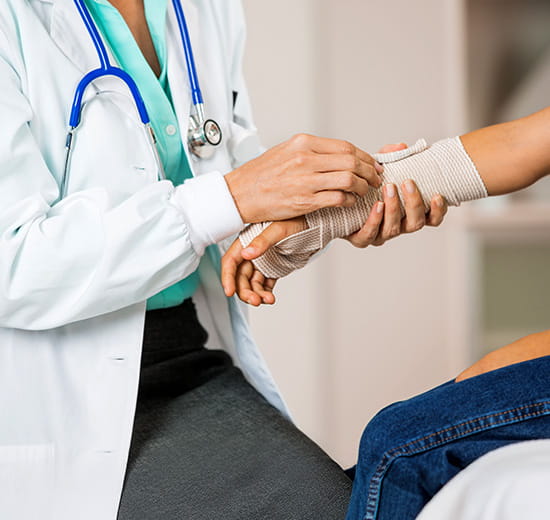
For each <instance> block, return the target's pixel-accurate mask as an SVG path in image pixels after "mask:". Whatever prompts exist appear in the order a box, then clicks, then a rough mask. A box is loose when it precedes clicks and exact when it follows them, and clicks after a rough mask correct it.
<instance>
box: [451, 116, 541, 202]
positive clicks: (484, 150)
mask: <svg viewBox="0 0 550 520" xmlns="http://www.w3.org/2000/svg"><path fill="white" fill-rule="evenodd" d="M461 140H462V144H463V145H464V148H465V149H466V151H467V152H468V154H469V155H470V157H471V158H472V160H473V161H474V163H475V165H476V167H477V169H478V171H479V174H480V175H481V178H482V179H483V182H484V183H485V186H486V187H487V191H488V192H489V195H502V194H505V193H511V192H513V191H517V190H520V189H522V188H526V187H527V186H530V185H531V184H533V183H535V182H536V181H538V180H539V179H541V178H542V177H544V176H545V175H547V174H548V173H549V172H550V107H549V108H545V109H544V110H541V111H540V112H536V113H535V114H532V115H530V116H527V117H523V118H521V119H517V120H515V121H511V122H509V123H503V124H500V125H494V126H488V127H486V128H482V129H480V130H475V131H474V132H470V133H468V134H466V135H463V136H462V137H461Z"/></svg>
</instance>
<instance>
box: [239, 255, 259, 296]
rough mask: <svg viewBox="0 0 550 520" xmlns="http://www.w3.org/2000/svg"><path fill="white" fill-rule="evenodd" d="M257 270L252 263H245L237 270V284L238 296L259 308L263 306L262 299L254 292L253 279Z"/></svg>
mask: <svg viewBox="0 0 550 520" xmlns="http://www.w3.org/2000/svg"><path fill="white" fill-rule="evenodd" d="M254 272H255V268H254V265H253V264H252V262H249V261H245V262H243V263H242V264H240V265H239V266H238V268H237V276H236V277H235V282H236V284H237V295H238V296H239V298H240V299H241V300H242V301H243V302H244V303H248V304H249V305H252V306H253V307H259V306H260V305H261V304H262V297H261V296H260V295H259V294H257V293H256V292H255V291H254V288H253V287H252V277H253V275H254Z"/></svg>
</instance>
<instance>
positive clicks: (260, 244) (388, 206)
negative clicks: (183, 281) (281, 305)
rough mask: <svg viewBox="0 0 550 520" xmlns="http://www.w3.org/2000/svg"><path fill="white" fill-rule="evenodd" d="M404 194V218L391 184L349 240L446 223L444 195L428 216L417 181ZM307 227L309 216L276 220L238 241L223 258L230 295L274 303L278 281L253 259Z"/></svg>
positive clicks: (369, 240) (374, 239)
mask: <svg viewBox="0 0 550 520" xmlns="http://www.w3.org/2000/svg"><path fill="white" fill-rule="evenodd" d="M406 147H407V145H406V144H404V143H400V144H392V145H386V146H384V147H383V148H382V149H381V150H380V152H382V153H386V152H392V151H396V150H402V149H403V148H406ZM409 183H410V184H409ZM402 193H403V198H404V202H405V217H404V218H403V217H402V215H401V209H400V202H399V198H398V197H397V194H396V187H395V186H394V185H393V184H388V185H386V186H385V187H384V189H383V198H384V202H379V203H377V204H376V205H375V206H374V207H373V209H372V211H371V213H370V215H369V217H368V219H367V221H366V222H365V224H364V226H363V227H362V228H361V229H360V230H359V231H358V232H357V233H354V234H353V235H351V236H349V237H347V240H348V241H349V242H350V243H351V244H352V245H354V246H355V247H359V248H366V247H368V246H370V245H373V246H381V245H383V244H384V243H385V242H387V241H388V240H391V239H392V238H395V237H397V236H399V235H401V234H403V233H413V232H416V231H418V230H420V229H422V228H423V227H424V226H426V225H428V226H439V225H440V224H441V223H442V222H443V219H444V217H445V214H446V213H447V209H448V206H447V203H446V202H445V200H444V199H443V197H441V196H440V195H436V196H435V197H434V198H433V199H432V201H431V209H430V212H429V213H428V214H427V215H426V213H425V211H424V203H423V201H422V196H421V195H420V192H419V191H418V188H417V187H416V185H415V183H414V181H410V180H409V181H405V183H403V185H402ZM305 229H306V222H305V219H304V218H295V219H290V220H286V221H282V222H274V223H273V224H271V226H269V227H268V228H267V229H266V230H265V231H264V232H263V233H262V234H261V235H259V236H258V237H256V238H255V239H254V240H253V241H252V243H251V244H250V245H249V246H248V247H247V248H246V249H243V247H242V245H241V243H240V241H239V240H235V242H233V244H232V245H231V247H230V248H229V250H228V251H227V253H226V254H225V255H224V257H223V259H222V285H223V287H224V290H225V293H226V295H227V296H229V297H231V296H233V295H234V294H235V293H237V294H238V296H239V298H240V299H241V300H242V301H244V302H245V303H248V304H249V305H252V306H254V307H258V306H260V305H262V304H264V305H273V304H274V303H275V295H274V294H273V289H274V287H275V284H276V283H277V281H276V280H273V279H266V278H265V277H264V276H263V275H262V273H260V272H259V271H258V270H256V269H255V268H254V265H253V263H252V262H251V260H253V259H254V258H257V257H259V256H261V255H262V254H263V253H265V251H267V250H268V249H269V248H270V247H271V246H273V245H274V244H276V243H277V242H280V241H281V240H283V239H284V238H286V237H288V236H290V235H293V234H295V233H298V232H300V231H303V230H305Z"/></svg>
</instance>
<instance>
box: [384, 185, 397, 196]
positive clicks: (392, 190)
mask: <svg viewBox="0 0 550 520" xmlns="http://www.w3.org/2000/svg"><path fill="white" fill-rule="evenodd" d="M386 195H387V196H388V197H389V198H390V199H391V198H393V197H395V186H394V185H393V184H386Z"/></svg>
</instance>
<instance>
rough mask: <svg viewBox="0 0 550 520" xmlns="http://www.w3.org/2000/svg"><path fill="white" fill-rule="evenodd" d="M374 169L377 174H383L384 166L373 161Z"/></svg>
mask: <svg viewBox="0 0 550 520" xmlns="http://www.w3.org/2000/svg"><path fill="white" fill-rule="evenodd" d="M374 169H375V170H376V171H377V172H378V173H384V166H382V165H381V164H380V163H379V162H378V161H374Z"/></svg>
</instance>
